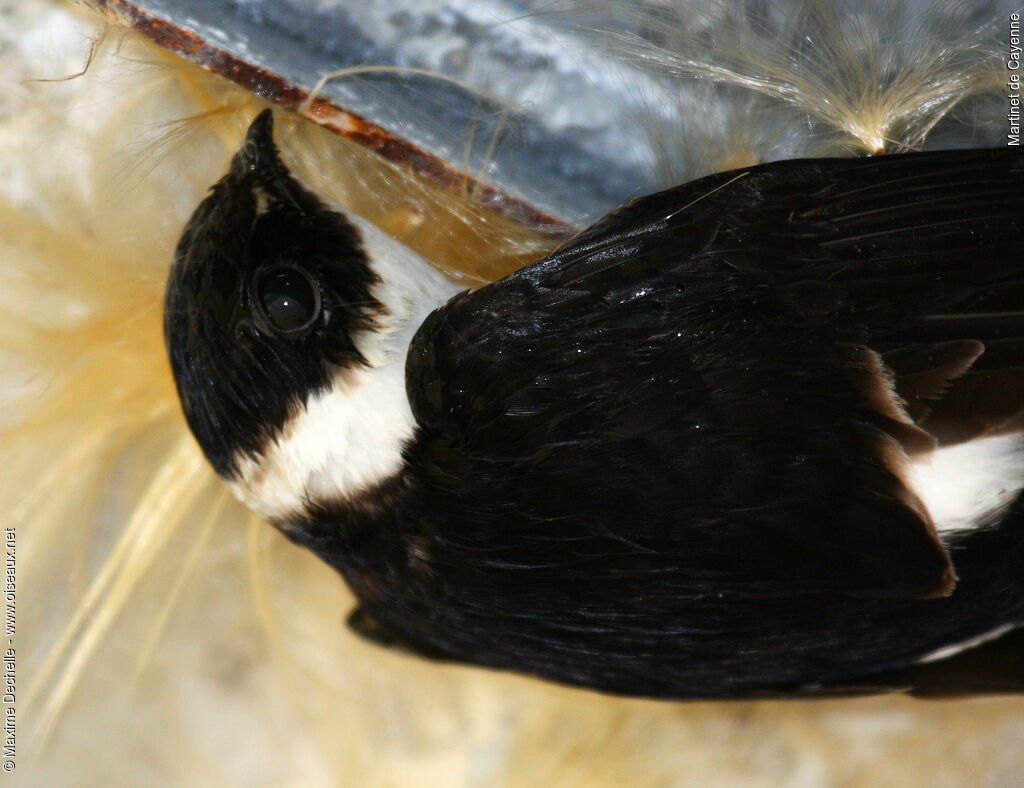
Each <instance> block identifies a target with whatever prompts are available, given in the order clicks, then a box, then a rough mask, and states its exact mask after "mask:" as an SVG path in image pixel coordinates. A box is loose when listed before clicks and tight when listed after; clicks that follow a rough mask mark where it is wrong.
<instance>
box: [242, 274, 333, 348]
mask: <svg viewBox="0 0 1024 788" xmlns="http://www.w3.org/2000/svg"><path fill="white" fill-rule="evenodd" d="M256 293H257V296H258V298H259V302H260V306H261V307H262V309H263V314H264V316H265V317H266V319H267V321H268V322H269V323H270V325H271V326H272V327H273V328H276V329H277V330H278V331H281V332H284V333H291V332H294V331H298V330H300V329H302V328H305V327H306V326H308V325H309V324H310V323H311V322H312V321H313V319H314V318H315V317H316V316H317V314H318V313H319V311H320V297H319V295H318V293H317V290H316V286H315V285H314V284H313V282H311V281H310V279H309V277H308V276H307V275H306V274H305V273H303V272H302V271H300V270H299V269H297V268H273V269H271V270H269V271H267V272H266V273H264V274H263V275H262V276H261V277H260V280H259V282H258V284H257V286H256Z"/></svg>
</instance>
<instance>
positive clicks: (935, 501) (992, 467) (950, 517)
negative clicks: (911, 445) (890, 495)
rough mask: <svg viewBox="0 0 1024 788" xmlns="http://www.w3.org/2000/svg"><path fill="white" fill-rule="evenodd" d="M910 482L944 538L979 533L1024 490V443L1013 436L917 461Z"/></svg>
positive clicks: (936, 453)
mask: <svg viewBox="0 0 1024 788" xmlns="http://www.w3.org/2000/svg"><path fill="white" fill-rule="evenodd" d="M907 475H908V481H909V483H910V486H911V487H912V488H913V490H914V492H916V493H917V495H918V496H919V497H920V498H921V500H922V501H923V502H924V505H925V506H926V507H927V508H928V511H929V513H930V514H931V516H932V520H933V521H934V522H935V527H936V529H938V531H939V533H948V532H950V531H960V530H965V529H970V528H974V527H975V526H977V525H979V524H980V523H982V522H985V521H986V520H987V519H989V518H990V517H992V516H994V515H997V514H998V513H999V511H1000V510H1002V509H1003V508H1005V507H1006V506H1008V505H1009V504H1010V503H1012V502H1013V500H1014V499H1015V498H1016V497H1017V495H1018V494H1019V493H1020V491H1021V490H1022V489H1024V438H1022V436H1020V435H1008V436H1003V437H998V438H985V439H983V440H976V441H971V442H969V443H965V444H962V445H959V446H950V447H949V448H944V449H938V450H936V451H934V452H932V453H931V454H929V455H924V456H922V457H920V458H917V457H915V458H914V462H913V463H911V465H910V468H909V471H908V474H907Z"/></svg>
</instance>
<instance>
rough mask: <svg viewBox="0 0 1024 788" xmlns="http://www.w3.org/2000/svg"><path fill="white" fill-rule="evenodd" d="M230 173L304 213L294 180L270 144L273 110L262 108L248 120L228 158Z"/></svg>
mask: <svg viewBox="0 0 1024 788" xmlns="http://www.w3.org/2000/svg"><path fill="white" fill-rule="evenodd" d="M231 174H232V175H234V176H236V177H237V178H239V179H250V178H251V179H253V180H254V181H255V182H256V184H258V185H259V186H261V187H262V188H263V189H264V190H266V192H267V193H269V194H270V195H273V196H274V197H275V198H277V199H278V200H280V201H282V202H285V203H288V204H289V205H290V206H291V207H292V208H294V209H295V210H296V211H297V212H298V213H300V214H303V213H305V211H304V210H303V208H302V200H301V199H299V198H298V195H297V194H296V188H297V184H295V181H294V180H293V179H292V177H291V173H290V172H289V171H288V168H287V167H286V166H285V164H284V162H282V161H281V155H280V153H278V150H277V145H275V144H274V113H273V112H272V111H271V110H269V109H265V110H263V111H262V112H261V113H260V114H259V115H257V116H256V118H255V119H254V120H253V122H252V123H251V124H249V131H248V132H247V133H246V135H245V141H244V142H243V143H242V146H241V147H240V148H239V149H238V152H237V153H236V154H235V157H234V159H233V160H232V162H231Z"/></svg>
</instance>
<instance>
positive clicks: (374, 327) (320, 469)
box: [165, 110, 455, 522]
mask: <svg viewBox="0 0 1024 788" xmlns="http://www.w3.org/2000/svg"><path fill="white" fill-rule="evenodd" d="M454 292H455V288H454V286H453V285H452V284H451V283H450V282H448V281H447V280H445V279H444V278H443V277H442V276H441V275H440V273H438V272H437V271H436V270H434V269H433V268H432V267H431V266H429V264H427V263H426V262H425V261H424V260H422V258H420V257H419V256H418V255H416V254H415V253H414V252H412V251H411V250H410V249H408V248H407V247H405V246H404V245H402V244H400V243H398V242H397V241H395V240H394V239H392V238H390V237H389V236H387V235H385V234H384V233H382V232H381V231H380V230H378V229H376V228H375V227H373V226H372V225H370V224H369V223H368V222H366V221H365V220H363V219H361V218H359V217H355V216H347V215H345V214H344V213H342V212H341V211H340V210H337V209H335V208H334V207H333V206H329V205H328V204H326V203H325V202H324V201H322V200H321V199H319V198H318V197H317V196H315V195H314V194H312V193H311V192H310V191H309V190H308V189H306V188H305V187H304V186H303V185H302V184H300V183H299V182H298V180H296V178H294V177H293V176H292V175H291V173H290V172H289V171H288V169H287V167H286V166H285V165H284V163H283V162H282V160H281V157H280V155H279V152H278V150H277V148H276V146H275V144H274V139H273V116H272V114H271V112H270V110H266V111H264V112H263V113H261V114H260V115H259V116H258V117H257V118H256V119H255V120H254V121H253V123H252V125H251V126H250V127H249V131H248V134H247V135H246V138H245V141H244V142H243V144H242V146H241V147H240V149H239V150H238V152H237V153H236V154H235V156H234V158H233V160H232V162H231V165H230V169H229V170H228V172H227V174H226V175H224V176H223V177H222V178H221V179H220V180H219V181H218V182H217V183H216V184H215V185H214V186H213V188H212V189H211V191H210V193H209V195H208V196H207V197H206V198H205V199H204V200H203V201H202V202H201V203H200V204H199V206H198V207H197V208H196V210H195V212H194V213H193V215H192V217H191V219H190V220H189V221H188V224H187V226H186V228H185V230H184V232H183V234H182V237H181V240H180V241H179V243H178V247H177V250H176V253H175V260H174V265H173V267H172V269H171V274H170V279H169V282H168V288H167V296H166V316H165V337H166V342H167V347H168V352H169V355H170V361H171V367H172V370H173V373H174V378H175V382H176V384H177V388H178V393H179V396H180V399H181V403H182V408H183V410H184V413H185V418H186V420H187V422H188V425H189V427H190V428H191V430H192V433H193V434H194V435H195V437H196V439H197V440H198V442H199V444H200V446H201V447H202V449H203V451H204V452H205V454H206V456H207V458H208V459H209V461H210V463H211V464H212V465H213V467H214V469H215V470H216V471H217V472H218V473H219V474H220V475H221V476H223V477H225V478H226V479H227V480H228V481H229V482H231V484H232V487H233V488H234V489H235V492H236V494H238V496H239V497H240V498H242V500H243V501H244V502H245V503H247V504H248V505H250V507H252V508H253V509H254V510H256V511H257V512H259V513H260V514H262V515H264V516H266V517H268V518H270V519H272V520H274V521H277V522H281V521H288V520H289V519H293V518H295V517H300V516H302V515H303V514H305V513H308V510H309V508H310V507H311V506H315V505H317V503H318V502H320V501H323V500H324V499H330V498H333V497H338V496H341V497H345V496H347V495H351V494H354V493H355V492H357V491H358V490H359V489H360V488H362V487H366V486H368V485H372V484H373V483H374V482H375V481H377V480H379V479H380V478H383V477H385V476H387V475H388V474H389V473H391V472H393V471H394V468H395V465H396V463H398V462H400V454H401V446H402V444H403V442H404V441H405V440H407V439H408V437H409V436H410V435H411V431H412V416H411V413H410V411H409V406H408V401H407V399H406V397H405V390H404V355H405V349H406V347H407V346H408V341H409V339H410V338H411V336H412V333H413V332H414V331H415V328H416V327H417V326H418V325H419V323H420V322H421V320H422V318H423V317H424V316H425V315H426V314H427V313H428V312H429V311H430V310H432V309H434V308H435V307H437V306H439V305H440V303H443V301H444V300H445V299H446V298H447V296H449V295H451V294H452V293H454Z"/></svg>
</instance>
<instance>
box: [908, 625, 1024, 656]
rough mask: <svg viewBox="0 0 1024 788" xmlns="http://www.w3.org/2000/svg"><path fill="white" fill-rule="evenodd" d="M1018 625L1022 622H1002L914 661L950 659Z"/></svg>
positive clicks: (1000, 635)
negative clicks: (980, 633)
mask: <svg viewBox="0 0 1024 788" xmlns="http://www.w3.org/2000/svg"><path fill="white" fill-rule="evenodd" d="M1018 626H1020V624H1017V623H1013V624H1002V625H1001V626H998V627H996V628H995V629H992V630H989V631H988V632H985V633H984V634H982V635H977V636H976V637H973V638H970V639H969V640H963V641H961V642H959V643H953V644H952V645H950V646H943V647H942V648H937V649H935V651H932V652H930V653H928V654H925V655H924V656H923V657H921V658H920V659H916V660H914V662H915V663H917V664H918V665H921V664H924V663H926V662H938V661H939V660H941V659H949V658H950V657H952V656H955V655H957V654H959V653H960V652H961V651H967V649H971V648H976V647H977V646H980V645H982V644H983V643H988V642H989V641H990V640H995V639H996V638H998V637H1002V636H1003V635H1005V634H1006V633H1007V632H1009V631H1010V630H1011V629H1016V628H1017V627H1018Z"/></svg>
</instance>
